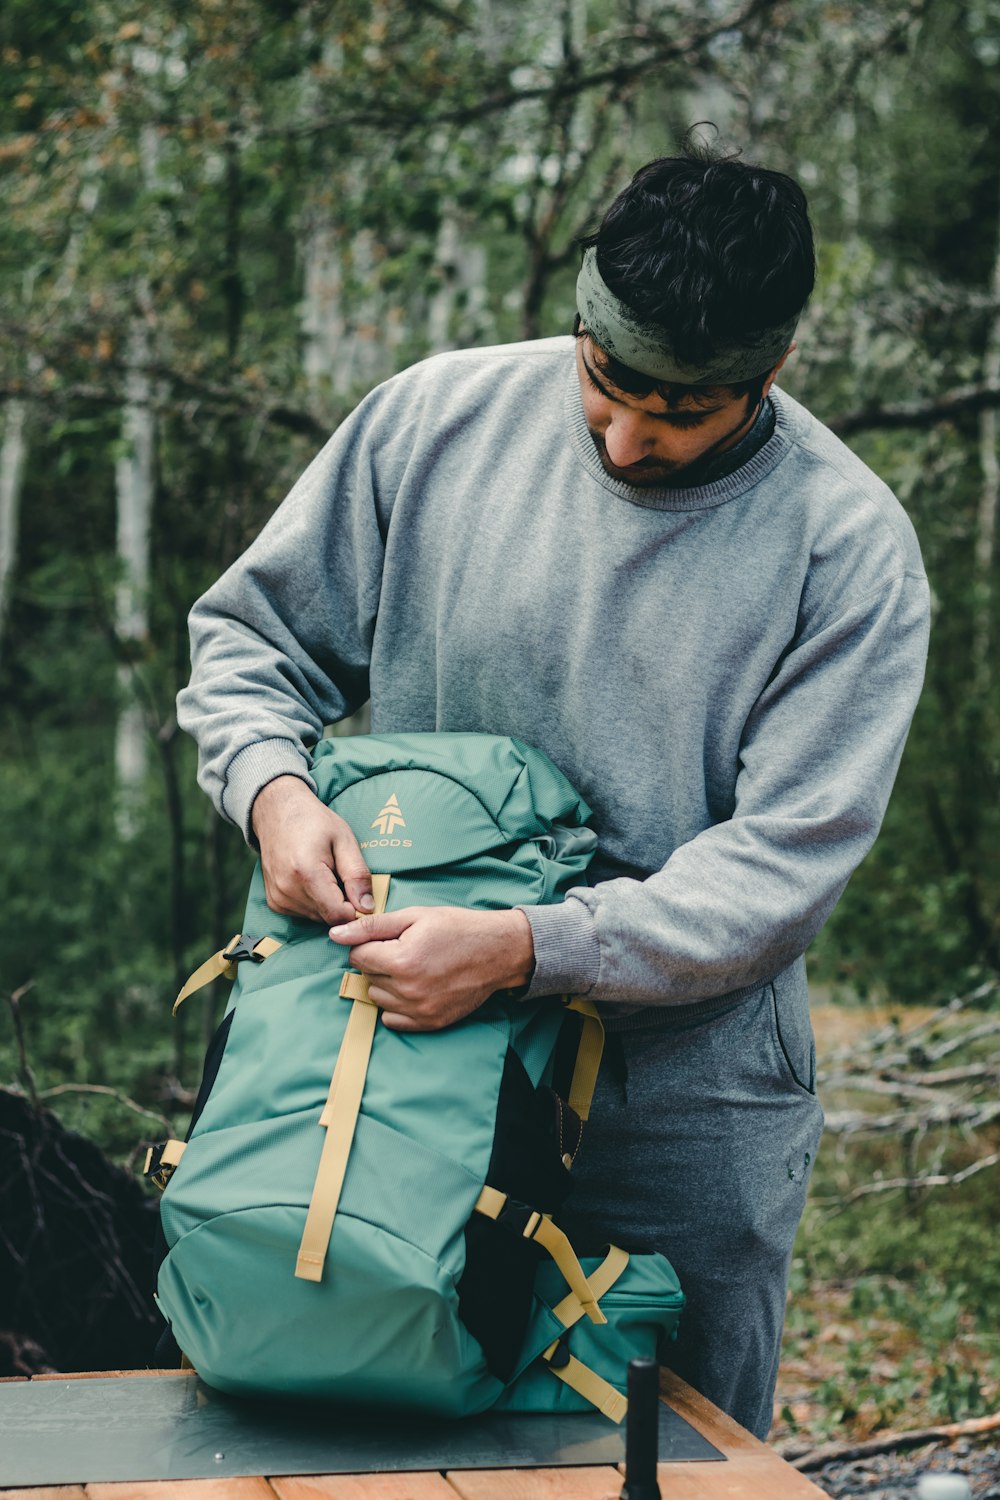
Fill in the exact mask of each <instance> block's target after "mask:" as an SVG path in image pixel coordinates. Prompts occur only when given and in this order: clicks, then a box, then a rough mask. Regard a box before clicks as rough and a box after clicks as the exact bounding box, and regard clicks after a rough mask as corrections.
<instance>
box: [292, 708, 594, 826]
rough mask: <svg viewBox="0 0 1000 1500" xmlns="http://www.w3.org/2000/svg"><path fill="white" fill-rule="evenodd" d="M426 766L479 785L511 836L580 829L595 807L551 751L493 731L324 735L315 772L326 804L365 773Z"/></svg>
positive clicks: (479, 794) (490, 809) (493, 813)
mask: <svg viewBox="0 0 1000 1500" xmlns="http://www.w3.org/2000/svg"><path fill="white" fill-rule="evenodd" d="M415 767H416V768H426V769H427V770H429V771H436V772H437V773H439V774H440V775H442V776H445V777H448V778H450V779H452V780H455V781H458V782H460V783H461V784H462V785H464V786H468V787H471V788H474V789H475V794H476V796H477V798H478V799H479V801H480V802H481V804H482V806H483V808H484V809H485V811H486V812H487V813H488V815H489V816H490V817H491V818H492V819H493V820H494V821H495V822H497V823H498V824H499V826H500V828H501V829H502V831H503V832H504V833H505V835H506V837H507V839H522V838H532V837H533V836H534V835H535V834H537V833H544V832H545V831H546V830H547V829H548V827H549V826H550V825H551V824H553V823H569V824H572V825H574V826H580V825H582V824H583V823H585V822H586V821H587V818H588V817H589V816H590V809H589V807H588V806H587V804H586V803H585V802H584V800H583V798H582V797H580V796H579V795H578V794H577V792H576V791H574V789H573V787H572V786H571V785H570V783H569V782H568V781H567V780H566V778H565V776H563V775H562V773H561V772H560V771H558V770H557V769H556V767H555V766H554V765H553V764H552V762H551V761H550V760H548V759H547V757H546V756H544V755H541V754H540V753H539V752H538V751H537V750H532V749H531V748H530V747H529V746H527V745H524V744H522V743H521V742H520V741H519V740H514V739H508V738H506V737H505V736H501V735H488V734H448V733H441V734H391V735H379V734H367V735H344V736H342V737H339V738H334V739H330V740H322V741H321V742H320V744H319V745H318V746H317V747H316V750H315V751H314V753H313V776H314V779H315V781H316V784H317V788H318V790H319V794H320V796H321V797H322V798H323V800H324V801H329V800H330V799H331V797H333V796H336V795H337V794H338V792H340V791H341V790H342V789H343V788H344V787H347V786H349V785H350V784H351V783H353V782H355V781H359V780H361V779H362V778H363V777H366V776H370V775H373V774H376V773H389V772H392V771H402V770H407V769H412V768H415Z"/></svg>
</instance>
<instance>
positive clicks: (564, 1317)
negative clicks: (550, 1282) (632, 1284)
mask: <svg viewBox="0 0 1000 1500" xmlns="http://www.w3.org/2000/svg"><path fill="white" fill-rule="evenodd" d="M627 1265H628V1251H627V1250H620V1249H619V1248H618V1246H617V1245H611V1246H609V1248H608V1253H607V1255H606V1256H605V1258H604V1260H602V1261H601V1264H600V1265H599V1266H598V1268H597V1270H596V1271H594V1272H593V1273H592V1274H591V1275H590V1276H588V1277H587V1285H588V1286H589V1287H590V1292H591V1296H592V1297H593V1298H594V1300H595V1302H600V1300H601V1298H602V1297H603V1296H604V1294H605V1292H608V1291H610V1290H611V1288H612V1287H613V1286H614V1284H615V1282H616V1281H617V1280H618V1278H619V1277H620V1276H621V1275H622V1274H623V1272H624V1270H625V1267H626V1266H627ZM552 1311H553V1312H554V1313H555V1315H556V1317H557V1318H558V1319H559V1321H560V1323H561V1324H562V1325H563V1327H564V1328H572V1327H573V1324H574V1323H578V1322H579V1321H580V1319H581V1318H582V1317H583V1312H584V1309H583V1304H582V1303H581V1302H580V1299H579V1298H578V1297H577V1295H576V1293H575V1292H570V1294H569V1296H568V1297H564V1298H563V1300H562V1301H561V1302H558V1303H557V1304H556V1306H555V1307H554V1308H553V1309H552Z"/></svg>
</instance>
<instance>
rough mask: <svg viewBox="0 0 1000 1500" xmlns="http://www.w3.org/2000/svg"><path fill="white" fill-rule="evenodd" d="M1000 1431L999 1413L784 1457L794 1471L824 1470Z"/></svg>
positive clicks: (788, 1452) (827, 1445)
mask: <svg viewBox="0 0 1000 1500" xmlns="http://www.w3.org/2000/svg"><path fill="white" fill-rule="evenodd" d="M997 1428H1000V1412H993V1413H992V1414H991V1415H990V1416H986V1417H970V1418H969V1419H968V1420H967V1421H965V1422H946V1423H944V1424H943V1425H942V1426H940V1427H915V1428H914V1429H913V1430H912V1431H911V1432H881V1433H879V1435H878V1437H872V1438H866V1439H865V1440H864V1442H861V1443H824V1444H823V1445H822V1447H820V1448H810V1449H809V1450H808V1452H806V1453H801V1452H797V1451H796V1450H795V1449H794V1448H793V1449H788V1448H786V1449H785V1450H784V1452H783V1454H782V1457H783V1458H784V1459H785V1461H786V1462H787V1463H790V1464H791V1465H792V1468H793V1469H821V1468H822V1467H823V1465H824V1464H828V1463H831V1462H832V1461H833V1460H834V1459H837V1460H845V1459H849V1458H864V1457H866V1456H867V1455H868V1454H869V1453H893V1452H897V1451H898V1450H899V1449H901V1448H921V1447H923V1445H924V1444H925V1443H941V1442H951V1441H952V1440H953V1439H954V1438H964V1437H979V1436H980V1435H981V1434H982V1433H986V1432H996V1430H997Z"/></svg>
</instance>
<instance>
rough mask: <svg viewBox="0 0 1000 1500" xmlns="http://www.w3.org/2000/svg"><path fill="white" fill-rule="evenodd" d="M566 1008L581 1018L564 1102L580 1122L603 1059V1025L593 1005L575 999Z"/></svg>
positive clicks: (586, 1114) (585, 1114)
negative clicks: (580, 1026)
mask: <svg viewBox="0 0 1000 1500" xmlns="http://www.w3.org/2000/svg"><path fill="white" fill-rule="evenodd" d="M566 1008H567V1010H575V1011H576V1013H577V1014H578V1015H580V1016H582V1017H583V1030H582V1032H581V1033H580V1046H579V1048H578V1050H577V1054H576V1066H575V1067H574V1069H573V1082H572V1083H571V1084H570V1089H569V1101H568V1103H569V1107H570V1109H574V1110H576V1113H577V1114H578V1115H579V1116H580V1119H581V1120H586V1119H589V1117H590V1105H591V1102H592V1100H593V1098H594V1089H595V1088H596V1087H597V1072H598V1069H599V1068H600V1066H601V1058H602V1057H603V1056H604V1023H603V1021H602V1020H601V1017H600V1014H599V1012H598V1010H597V1008H596V1006H594V1005H593V1004H592V1003H591V1002H590V1001H589V1000H584V999H581V998H580V997H579V996H574V997H573V998H572V999H571V1000H569V1001H568V1002H567V1006H566Z"/></svg>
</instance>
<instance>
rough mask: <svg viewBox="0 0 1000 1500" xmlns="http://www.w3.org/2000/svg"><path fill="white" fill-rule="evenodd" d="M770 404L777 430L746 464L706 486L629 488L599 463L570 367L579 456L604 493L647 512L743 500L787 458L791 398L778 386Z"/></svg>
mask: <svg viewBox="0 0 1000 1500" xmlns="http://www.w3.org/2000/svg"><path fill="white" fill-rule="evenodd" d="M769 399H770V401H771V404H772V407H773V409H774V431H773V432H772V434H771V436H770V437H769V438H768V440H767V442H766V443H764V445H763V446H762V447H760V448H758V449H757V451H756V452H755V453H754V454H753V455H752V456H751V457H750V458H748V459H747V461H746V463H744V464H741V465H740V467H739V468H737V469H734V470H732V472H730V473H728V474H724V475H722V476H721V477H720V478H719V479H714V480H711V481H710V482H708V483H705V484H693V485H656V486H654V487H651V488H649V489H646V488H644V487H642V486H640V485H635V484H628V483H626V481H625V480H623V479H613V478H612V476H611V475H610V474H609V473H608V472H607V470H606V469H605V468H604V465H603V464H602V463H601V460H600V458H599V457H598V455H597V449H596V448H595V446H594V440H593V438H592V437H591V435H590V430H589V428H588V427H587V419H586V416H585V415H584V410H583V401H582V399H581V396H580V380H579V376H578V375H577V370H576V363H575V361H572V362H571V363H570V365H569V369H568V372H567V383H566V408H565V409H566V417H567V420H568V423H569V430H570V436H571V438H572V441H573V446H574V448H575V450H576V453H577V457H578V458H579V459H580V462H581V463H582V465H583V467H584V469H586V471H587V473H588V474H589V475H590V476H591V478H592V479H594V480H596V481H597V483H598V484H599V485H601V487H602V488H603V489H606V490H609V491H610V492H611V494H613V495H617V496H618V497H619V499H621V500H627V501H628V503H629V504H630V505H639V506H643V507H644V508H646V509H648V510H671V511H692V510H711V509H712V508H713V507H714V506H717V505H726V504H727V503H728V502H729V501H730V500H736V499H738V498H739V496H740V495H745V494H746V493H747V491H748V490H751V489H753V487H754V485H756V484H759V483H760V481H761V480H762V479H764V478H766V476H767V475H768V474H770V473H771V472H772V471H773V470H774V469H775V468H776V467H777V465H778V464H779V463H780V462H781V460H782V459H783V458H784V457H785V455H786V453H787V452H788V449H789V444H790V439H791V427H792V410H791V406H790V404H789V398H788V397H786V396H785V395H784V394H783V392H782V391H780V390H779V389H778V387H777V386H772V387H771V390H770V392H769ZM748 436H749V434H748ZM743 441H745V439H744V440H743ZM737 446H739V445H737Z"/></svg>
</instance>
